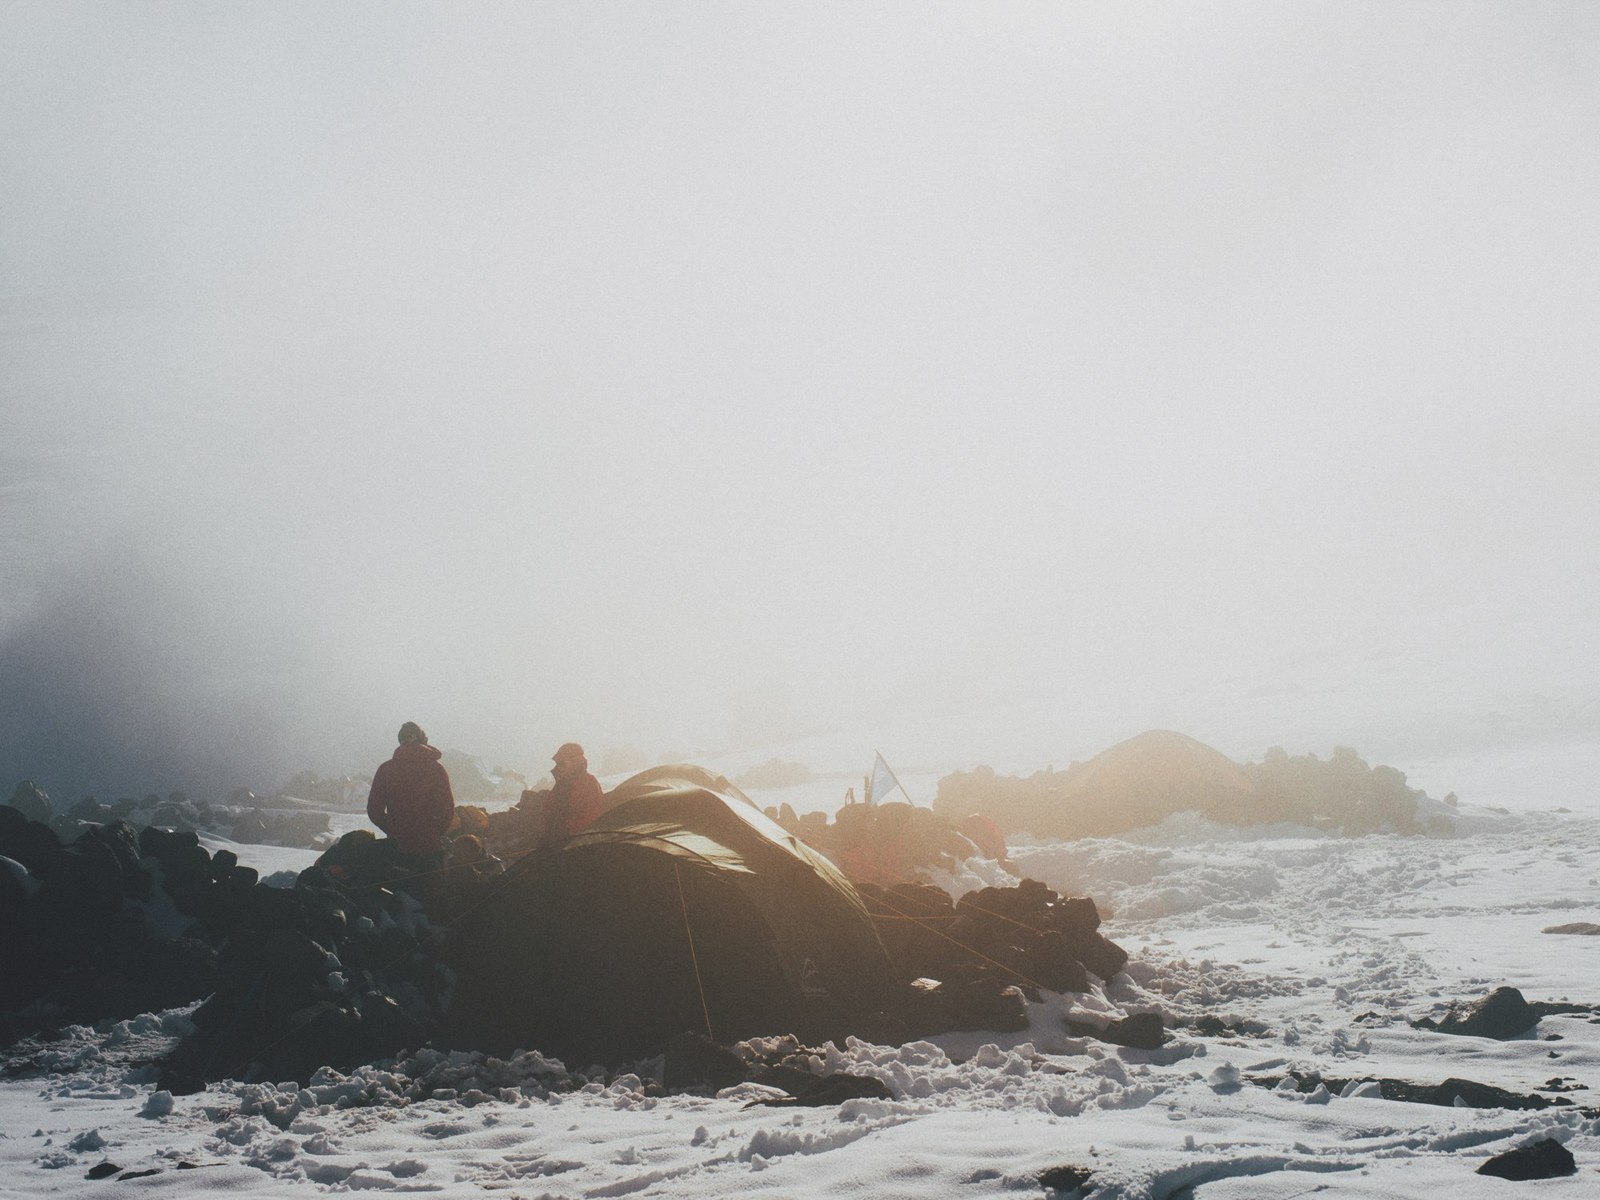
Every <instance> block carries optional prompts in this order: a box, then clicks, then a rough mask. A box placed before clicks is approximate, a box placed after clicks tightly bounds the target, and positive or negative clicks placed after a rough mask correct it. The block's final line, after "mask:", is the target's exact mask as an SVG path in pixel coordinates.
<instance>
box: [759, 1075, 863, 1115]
mask: <svg viewBox="0 0 1600 1200" xmlns="http://www.w3.org/2000/svg"><path fill="white" fill-rule="evenodd" d="M893 1099H894V1093H893V1092H891V1091H890V1090H889V1087H888V1085H887V1084H885V1083H884V1082H883V1080H881V1079H876V1078H874V1077H873V1076H871V1075H851V1074H850V1073H848V1072H845V1071H840V1072H838V1073H837V1074H834V1075H823V1076H821V1077H820V1078H818V1077H816V1076H813V1077H812V1080H811V1083H810V1084H809V1085H807V1086H805V1087H802V1088H801V1089H800V1090H799V1091H796V1092H793V1093H791V1094H790V1095H787V1096H774V1097H773V1098H772V1099H770V1100H752V1101H751V1102H750V1103H749V1104H747V1105H746V1106H745V1107H746V1108H755V1107H762V1108H824V1107H826V1106H827V1105H830V1104H843V1103H844V1102H845V1101H846V1100H893Z"/></svg>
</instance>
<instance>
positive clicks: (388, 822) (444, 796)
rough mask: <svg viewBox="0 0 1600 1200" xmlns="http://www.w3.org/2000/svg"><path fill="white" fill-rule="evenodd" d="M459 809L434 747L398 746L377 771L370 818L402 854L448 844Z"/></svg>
mask: <svg viewBox="0 0 1600 1200" xmlns="http://www.w3.org/2000/svg"><path fill="white" fill-rule="evenodd" d="M455 811H456V801H455V797H454V796H452V795H451V794H450V776H449V775H448V774H447V773H446V772H445V769H444V766H443V765H442V764H441V763H440V762H439V751H438V750H436V749H435V748H434V747H432V746H428V745H423V744H420V743H414V744H412V745H407V746H397V747H395V752H394V757H393V758H391V759H390V760H389V761H388V762H386V763H383V764H381V765H380V766H379V767H378V769H377V770H376V771H375V772H373V775H372V791H371V792H370V793H369V794H368V796H367V819H368V820H370V821H371V822H372V823H373V824H374V825H376V826H377V827H378V828H379V829H381V830H383V831H384V832H385V833H387V834H388V835H389V836H390V837H391V838H392V839H393V840H394V845H395V849H396V850H398V851H400V853H401V854H437V853H438V852H439V851H440V850H442V849H444V831H445V830H446V829H448V828H449V827H450V818H451V817H453V816H454V815H455Z"/></svg>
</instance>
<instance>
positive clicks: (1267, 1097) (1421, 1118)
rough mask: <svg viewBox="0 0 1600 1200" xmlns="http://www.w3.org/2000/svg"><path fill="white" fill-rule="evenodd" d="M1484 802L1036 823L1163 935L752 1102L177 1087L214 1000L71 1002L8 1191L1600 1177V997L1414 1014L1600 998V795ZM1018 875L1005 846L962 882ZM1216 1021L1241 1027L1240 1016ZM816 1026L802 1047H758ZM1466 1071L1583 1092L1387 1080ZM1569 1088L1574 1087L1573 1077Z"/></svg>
mask: <svg viewBox="0 0 1600 1200" xmlns="http://www.w3.org/2000/svg"><path fill="white" fill-rule="evenodd" d="M1590 811H1591V812H1592V811H1593V810H1592V809H1591V810H1590ZM1462 812H1463V814H1464V815H1465V816H1467V817H1468V818H1469V820H1468V821H1465V822H1463V824H1464V826H1466V827H1468V828H1469V829H1470V832H1469V833H1467V834H1466V835H1464V836H1460V837H1457V838H1449V839H1422V838H1409V839H1407V838H1396V837H1369V838H1361V839H1341V838H1335V837H1326V836H1319V835H1315V834H1312V833H1309V832H1308V831H1306V830H1303V829H1293V828H1280V829H1269V830H1255V831H1244V830H1237V829H1228V828H1223V827H1218V826H1212V825H1209V824H1207V823H1206V822H1203V821H1200V820H1198V819H1196V818H1194V817H1192V816H1182V817H1178V818H1174V819H1173V820H1171V821H1168V822H1166V823H1164V824H1163V825H1162V826H1160V827H1157V828H1155V829H1152V830H1147V831H1143V832H1142V833H1139V834H1137V835H1133V836H1129V837H1125V838H1119V839H1092V840H1083V841H1078V842H1072V843H1062V842H1033V843H1028V844H1023V845H1019V846H1017V847H1016V848H1015V850H1014V858H1015V861H1016V864H1017V869H1018V871H1020V872H1021V873H1024V874H1027V875H1031V876H1034V877H1037V878H1040V879H1042V880H1044V881H1045V882H1046V883H1047V884H1049V885H1050V886H1052V887H1054V888H1057V889H1058V890H1062V891H1067V892H1074V893H1079V892H1081V893H1087V894H1089V895H1092V896H1095V897H1096V898H1097V899H1098V900H1099V901H1100V902H1101V907H1102V911H1103V912H1104V913H1105V914H1106V915H1107V920H1106V926H1105V932H1106V933H1107V934H1108V935H1109V936H1111V937H1112V938H1114V939H1115V940H1117V941H1118V942H1120V943H1121V944H1122V945H1123V946H1125V947H1126V948H1127V949H1128V950H1129V951H1130V952H1131V954H1132V955H1133V958H1132V961H1131V963H1130V965H1129V969H1128V971H1127V972H1125V973H1124V974H1123V975H1122V976H1120V977H1119V978H1118V979H1117V980H1115V981H1113V982H1111V983H1110V984H1109V985H1107V986H1106V987H1104V988H1103V989H1097V990H1095V991H1091V992H1089V993H1086V994H1084V995H1082V996H1056V995H1052V994H1048V993H1047V994H1046V995H1045V997H1044V999H1043V1000H1042V1001H1041V1002H1040V1003H1037V1004H1033V1005H1031V1006H1030V1013H1029V1015H1030V1027H1029V1028H1028V1029H1027V1030H1026V1031H1024V1032H1022V1033H1018V1034H1012V1035H1003V1036H1002V1035H996V1034H993V1033H957V1034H949V1035H944V1036H941V1037H937V1038H932V1039H929V1040H927V1041H919V1042H913V1043H911V1044H908V1045H905V1046H895V1047H888V1046H877V1045H871V1044H867V1043H863V1042H859V1041H855V1040H851V1041H849V1042H848V1043H846V1044H845V1045H843V1046H833V1045H830V1046H825V1047H817V1048H813V1050H814V1053H812V1054H811V1055H810V1057H809V1059H808V1060H806V1061H805V1065H806V1066H807V1067H808V1068H809V1069H811V1070H813V1071H816V1072H826V1071H838V1070H847V1071H851V1072H855V1073H858V1074H863V1075H871V1076H873V1077H875V1078H877V1079H880V1080H882V1081H883V1082H884V1083H885V1084H886V1085H887V1086H888V1088H889V1090H890V1092H891V1093H892V1097H893V1098H892V1099H887V1100H883V1099H858V1100H851V1101H847V1102H846V1103H844V1104H842V1105H839V1106H837V1107H835V1108H804V1109H795V1108H771V1107H762V1106H759V1105H755V1106H752V1104H753V1102H755V1101H758V1100H760V1099H762V1098H764V1097H769V1096H771V1095H772V1094H773V1093H772V1092H771V1089H766V1088H762V1087H760V1086H759V1085H755V1084H744V1085H740V1086H738V1087H734V1088H729V1089H725V1090H724V1091H722V1092H721V1093H719V1094H717V1095H716V1096H701V1095H676V1096H668V1095H663V1094H661V1089H660V1088H659V1087H658V1086H657V1085H656V1084H655V1083H654V1082H653V1079H652V1076H653V1074H654V1072H655V1071H657V1070H658V1069H659V1063H658V1062H654V1061H651V1062H645V1063H641V1064H637V1065H635V1066H634V1067H632V1068H629V1069H627V1070H624V1071H623V1072H621V1073H618V1074H615V1075H606V1074H604V1073H599V1072H594V1071H591V1070H589V1069H587V1068H584V1067H577V1066H574V1065H573V1064H567V1065H563V1064H560V1063H557V1062H554V1061H553V1060H550V1059H547V1058H545V1057H543V1056H541V1055H538V1054H537V1053H525V1054H521V1055H517V1056H514V1057H513V1058H510V1059H505V1060H501V1059H490V1058H485V1057H484V1056H482V1055H475V1054H465V1053H459V1052H458V1053H451V1054H445V1053H440V1052H435V1051H431V1050H425V1051H422V1052H420V1053H418V1054H416V1055H414V1056H412V1057H410V1058H407V1059H404V1060H401V1061H398V1062H385V1063H380V1064H375V1065H373V1066H370V1067H366V1068H362V1069H360V1070H358V1071H355V1072H352V1073H351V1074H350V1075H348V1076H343V1075H339V1074H338V1073H336V1072H332V1071H324V1072H321V1073H319V1075H318V1076H317V1077H315V1078H314V1079H312V1080H310V1081H308V1083H307V1085H306V1086H305V1087H299V1086H296V1085H293V1084H281V1085H280V1084H274V1083H254V1084H243V1083H225V1084H221V1085H216V1086H213V1087H212V1088H211V1089H209V1090H208V1091H206V1092H204V1093H201V1094H198V1095H193V1096H178V1097H173V1096H171V1095H169V1094H167V1093H165V1092H158V1091H156V1090H155V1089H154V1078H155V1073H154V1071H153V1070H151V1069H150V1067H149V1066H148V1065H147V1064H148V1062H149V1060H150V1059H151V1057H152V1056H153V1055H154V1054H155V1053H157V1052H158V1051H159V1048H160V1047H161V1046H162V1045H164V1044H165V1043H166V1042H167V1041H169V1040H170V1039H171V1038H172V1037H175V1036H177V1035H178V1034H180V1033H181V1032H182V1030H183V1029H184V1028H185V1027H186V1024H187V1019H186V1017H185V1015H184V1014H183V1013H181V1012H174V1013H169V1014H159V1015H152V1016H147V1017H141V1018H137V1019H136V1020H134V1021H124V1022H118V1023H116V1024H114V1025H111V1024H108V1025H106V1026H105V1027H104V1028H100V1029H88V1028H83V1027H77V1028H73V1029H69V1030H66V1031H64V1033H63V1036H62V1038H60V1039H59V1040H57V1041H53V1042H48V1043H41V1044H36V1045H31V1046H25V1047H20V1048H18V1051H17V1056H18V1057H19V1058H20V1057H26V1058H28V1059H30V1060H31V1063H32V1065H31V1067H27V1068H26V1069H21V1072H20V1073H17V1074H13V1075H12V1076H11V1077H9V1078H6V1079H4V1080H3V1081H0V1118H3V1119H0V1128H3V1130H4V1135H3V1136H0V1170H3V1172H4V1178H5V1180H6V1183H5V1185H4V1187H3V1188H0V1190H6V1191H8V1192H13V1193H16V1194H22V1195H43V1194H46V1193H49V1194H51V1195H63V1196H72V1195H77V1194H86V1195H87V1194H100V1192H101V1191H102V1190H104V1189H105V1188H106V1186H107V1185H106V1184H105V1183H104V1182H101V1181H95V1180H88V1179H86V1178H85V1175H86V1173H87V1172H88V1171H89V1169H90V1168H91V1167H93V1166H95V1165H96V1164H97V1163H100V1162H102V1161H109V1162H112V1163H114V1164H116V1166H118V1167H119V1168H121V1169H122V1170H123V1171H148V1170H155V1171H156V1173H155V1174H152V1175H148V1176H146V1177H143V1178H140V1179H138V1180H130V1181H128V1182H127V1183H124V1184H122V1185H121V1186H122V1187H124V1188H141V1189H150V1190H160V1191H162V1192H163V1193H166V1194H172V1195H181V1194H185V1193H189V1192H196V1193H198V1192H207V1193H209V1192H213V1191H225V1192H229V1193H232V1194H234V1195H238V1196H242V1197H255V1196H263V1197H264V1196H281V1195H285V1194H296V1195H307V1196H311V1195H316V1194H320V1193H323V1192H330V1191H337V1192H344V1191H376V1192H407V1191H434V1192H446V1193H448V1194H451V1195H464V1194H480V1193H500V1194H504V1195H507V1196H521V1197H528V1198H530V1200H531V1198H533V1197H541V1196H548V1197H607V1196H650V1197H689V1196H695V1197H699V1196H733V1195H745V1194H752V1193H756V1194H766V1195H772V1196H794V1195H830V1196H838V1197H895V1196H904V1197H917V1198H918V1200H924V1198H927V1197H938V1196H951V1197H954V1196H961V1197H976V1196H1008V1195H1020V1196H1027V1195H1037V1196H1043V1195H1044V1194H1045V1192H1044V1189H1043V1187H1042V1186H1041V1185H1040V1183H1039V1182H1038V1177H1039V1175H1040V1174H1041V1173H1042V1172H1045V1171H1047V1170H1050V1169H1052V1168H1057V1167H1064V1166H1071V1167H1075V1168H1078V1169H1080V1170H1084V1171H1089V1172H1092V1175H1091V1178H1090V1180H1089V1182H1088V1183H1087V1184H1086V1185H1085V1187H1084V1189H1083V1190H1082V1191H1081V1192H1080V1193H1079V1194H1082V1195H1092V1196H1096V1197H1101V1198H1105V1200H1109V1198H1111V1197H1117V1198H1125V1200H1145V1198H1149V1200H1155V1198H1156V1197H1181V1196H1195V1197H1200V1198H1201V1200H1245V1198H1251V1200H1288V1198H1289V1197H1293V1196H1301V1195H1306V1194H1310V1193H1314V1192H1320V1191H1326V1192H1328V1193H1330V1194H1334V1195H1339V1196H1371V1197H1402V1198H1409V1197H1415V1198H1417V1200H1422V1198H1424V1197H1426V1198H1428V1200H1433V1198H1434V1197H1435V1196H1436V1195H1437V1193H1438V1191H1439V1190H1440V1188H1442V1187H1448V1188H1449V1189H1451V1190H1452V1192H1453V1193H1454V1194H1455V1195H1456V1196H1459V1197H1462V1198H1464V1200H1470V1198H1472V1197H1479V1196H1482V1197H1489V1196H1502V1195H1504V1194H1506V1193H1505V1189H1506V1188H1507V1187H1510V1186H1521V1187H1537V1188H1538V1189H1540V1193H1541V1194H1544V1195H1551V1196H1573V1197H1578V1196H1588V1195H1594V1194H1596V1193H1597V1190H1600V1187H1597V1185H1600V1178H1597V1175H1600V1119H1597V1116H1596V1115H1593V1114H1592V1113H1587V1112H1585V1111H1584V1106H1585V1105H1590V1104H1594V1103H1595V1100H1594V1099H1593V1097H1595V1096H1596V1095H1597V1094H1600V1024H1593V1023H1591V1022H1590V1021H1589V1020H1588V1019H1587V1017H1586V1016H1585V1015H1564V1016H1550V1017H1546V1018H1545V1019H1544V1020H1543V1021H1542V1022H1541V1023H1540V1025H1539V1027H1538V1030H1537V1033H1536V1035H1534V1036H1528V1037H1524V1038H1520V1039H1513V1040H1511V1041H1506V1042H1493V1041H1486V1040H1483V1039H1478V1038H1469V1037H1451V1036H1447V1035H1442V1034H1437V1033H1432V1032H1429V1031H1426V1030H1418V1029H1414V1028H1412V1027H1411V1026H1410V1024H1409V1023H1408V1020H1407V1019H1408V1018H1411V1019H1415V1018H1418V1017H1421V1016H1423V1015H1427V1014H1430V1013H1433V1014H1437V1013H1438V1012H1439V1011H1441V1010H1442V1007H1443V1005H1444V1004H1445V1003H1446V1002H1447V1001H1450V1000H1455V999H1471V998H1476V997H1478V996H1481V995H1483V994H1485V993H1487V992H1488V991H1489V990H1490V989H1491V988H1492V987H1494V986H1497V985H1499V984H1511V985H1513V986H1516V987H1518V988H1520V989H1522V991H1523V992H1524V993H1525V994H1526V995H1527V996H1528V998H1529V999H1530V1000H1534V1001H1537V1000H1561V999H1568V1000H1571V1001H1573V1002H1578V1003H1597V1002H1600V938H1592V937H1582V936H1559V935H1548V934H1543V933H1541V932H1540V931H1541V930H1542V929H1543V928H1545V927H1547V926H1550V925H1554V924H1559V923H1564V922H1568V921H1578V920H1590V921H1600V836H1597V834H1600V819H1597V818H1595V817H1594V816H1592V815H1587V814H1585V813H1576V814H1575V813H1566V814H1562V813H1552V812H1543V811H1533V810H1532V806H1530V807H1529V808H1527V809H1524V810H1522V811H1519V812H1513V813H1494V812H1488V811H1485V810H1479V809H1474V808H1472V807H1471V806H1464V807H1463V810H1462ZM257 849H258V848H254V847H245V848H241V850H240V853H241V858H242V859H243V861H246V862H249V863H251V865H256V864H257V863H258V862H259V863H261V864H262V866H263V869H264V870H265V869H268V868H271V869H290V868H291V867H292V866H293V865H294V863H295V862H297V861H298V859H296V858H295V857H294V855H295V854H296V853H299V852H292V851H284V850H279V849H267V848H260V849H261V850H262V851H263V853H262V854H259V855H258V854H257ZM269 859H270V861H269ZM1002 877H1004V872H1003V871H1002V870H1001V868H999V867H998V865H996V864H993V863H983V862H977V863H974V864H969V866H968V868H967V869H966V870H964V872H963V876H962V877H961V878H958V879H952V880H948V881H945V882H946V883H947V884H949V885H950V886H952V887H955V888H956V889H957V890H967V889H970V888H973V887H978V886H982V885H983V884H984V883H986V882H993V881H995V880H996V879H999V878H1002ZM1148 1011H1158V1012H1161V1013H1162V1014H1164V1016H1165V1017H1166V1020H1167V1023H1168V1025H1169V1028H1170V1034H1171V1038H1170V1041H1169V1042H1168V1043H1167V1044H1166V1045H1165V1046H1163V1047H1162V1048H1160V1049H1159V1050H1154V1051H1139V1050H1132V1049H1126V1048H1119V1047H1116V1046H1112V1045H1108V1044H1105V1043H1102V1042H1099V1041H1097V1040H1095V1039H1094V1038H1092V1037H1085V1036H1080V1035H1078V1034H1075V1033H1073V1032H1071V1031H1069V1030H1068V1028H1067V1026H1066V1025H1065V1024H1064V1023H1063V1021H1064V1018H1070V1019H1071V1020H1073V1021H1074V1022H1081V1023H1086V1024H1088V1025H1091V1026H1095V1027H1098V1026H1100V1025H1103V1024H1104V1023H1105V1022H1106V1021H1107V1020H1110V1019H1112V1018H1115V1017H1120V1016H1126V1015H1130V1014H1133V1013H1138V1012H1148ZM1206 1018H1214V1019H1217V1020H1220V1021H1221V1022H1223V1023H1224V1026H1213V1027H1211V1029H1210V1030H1209V1031H1206V1030H1205V1029H1204V1028H1203V1027H1200V1023H1201V1022H1202V1020H1203V1019H1206ZM1077 1028H1079V1029H1080V1030H1081V1028H1082V1025H1081V1024H1080V1025H1078V1026H1077ZM785 1047H787V1048H789V1049H793V1050H799V1049H800V1048H799V1047H797V1046H789V1044H788V1043H783V1042H779V1041H777V1040H772V1041H769V1042H763V1043H761V1044H759V1045H757V1046H756V1047H755V1049H757V1050H765V1051H773V1050H776V1049H781V1048H785ZM18 1066H19V1067H20V1064H18ZM1313 1073H1315V1075H1316V1080H1315V1081H1313V1079H1312V1078H1310V1077H1311V1076H1312V1075H1313ZM1449 1078H1462V1079H1467V1080H1472V1081H1476V1082H1479V1083H1486V1084H1493V1085H1496V1086H1499V1087H1502V1088H1505V1089H1508V1090H1510V1091H1512V1092H1516V1093H1519V1094H1528V1093H1537V1094H1540V1095H1543V1096H1545V1097H1546V1098H1552V1099H1553V1098H1555V1097H1556V1096H1558V1095H1560V1096H1565V1097H1566V1098H1568V1099H1571V1100H1572V1101H1574V1103H1573V1104H1571V1105H1568V1106H1561V1107H1550V1108H1545V1109H1542V1110H1538V1111H1531V1110H1529V1111H1523V1110H1502V1109H1482V1108H1469V1107H1462V1106H1459V1105H1448V1106H1447V1105H1428V1104H1418V1103H1407V1102H1400V1101H1393V1100H1385V1099H1383V1098H1382V1092H1381V1088H1380V1086H1379V1085H1378V1083H1377V1082H1376V1081H1377V1080H1380V1079H1402V1080H1410V1081H1414V1082H1417V1083H1421V1084H1429V1085H1431V1084H1437V1083H1441V1082H1443V1081H1444V1080H1446V1079H1449ZM1302 1081H1303V1082H1302ZM1551 1084H1556V1085H1557V1086H1558V1088H1559V1089H1562V1090H1544V1091H1540V1089H1542V1088H1547V1086H1548V1085H1551ZM1565 1089H1573V1090H1570V1091H1569V1090H1565ZM30 1131H36V1132H30ZM1546 1137H1549V1138H1554V1139H1556V1140H1557V1141H1560V1142H1563V1143H1565V1144H1566V1145H1567V1147H1568V1148H1569V1149H1570V1150H1571V1151H1572V1152H1573V1154H1574V1155H1575V1156H1576V1158H1577V1162H1578V1165H1579V1173H1578V1175H1576V1176H1573V1177H1569V1178H1566V1179H1556V1180H1551V1181H1546V1182H1543V1183H1540V1184H1537V1185H1508V1184H1506V1183H1505V1182H1503V1181H1500V1180H1496V1179H1490V1178H1486V1177H1481V1176H1478V1175H1475V1174H1474V1173H1473V1171H1474V1169H1475V1168H1476V1167H1477V1165H1478V1164H1479V1163H1480V1162H1481V1161H1483V1160H1484V1159H1485V1158H1487V1157H1488V1156H1489V1155H1491V1154H1493V1153H1497V1152H1500V1151H1502V1150H1506V1149H1510V1148H1512V1147H1515V1146H1520V1145H1525V1144H1529V1143H1532V1142H1534V1141H1538V1140H1539V1139H1542V1138H1546ZM1061 1194H1064V1195H1065V1194H1071V1193H1061Z"/></svg>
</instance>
